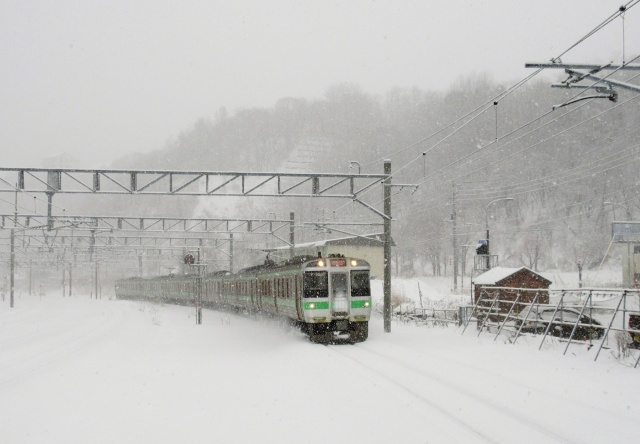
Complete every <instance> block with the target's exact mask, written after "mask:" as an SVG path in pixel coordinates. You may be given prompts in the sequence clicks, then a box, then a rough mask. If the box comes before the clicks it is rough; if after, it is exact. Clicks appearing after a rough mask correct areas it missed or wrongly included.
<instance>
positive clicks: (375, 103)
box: [81, 74, 640, 275]
mask: <svg viewBox="0 0 640 444" xmlns="http://www.w3.org/2000/svg"><path fill="white" fill-rule="evenodd" d="M550 83H551V82H550V81H549V80H535V81H530V82H527V83H526V84H524V85H522V86H520V87H518V88H516V89H514V90H511V89H509V90H507V88H508V87H509V86H510V85H502V84H498V83H496V82H494V81H493V80H492V79H491V78H490V77H489V76H487V75H483V74H474V75H470V76H466V77H463V78H460V80H459V81H458V82H457V83H456V84H455V85H454V86H453V87H451V88H450V89H449V90H448V91H446V92H433V91H424V90H420V89H417V88H414V89H395V90H391V91H389V92H388V93H387V94H385V95H383V96H376V95H372V94H368V93H366V92H364V91H362V90H361V89H360V88H359V87H358V86H357V85H354V84H344V85H336V86H334V87H331V88H330V89H329V90H327V92H326V94H325V96H324V97H322V98H319V99H313V100H312V99H302V98H282V99H281V100H279V101H278V102H277V103H276V104H275V105H274V106H273V107H272V108H255V109H241V110H237V111H234V112H229V111H228V110H226V109H224V108H221V109H218V110H215V111H212V115H211V116H203V117H202V118H201V119H200V120H198V121H197V122H195V123H194V124H193V126H192V127H191V128H189V129H185V130H184V131H183V132H182V133H181V134H179V135H177V136H176V137H175V138H174V139H172V140H170V141H168V142H167V143H166V145H165V146H164V147H162V148H161V149H158V150H156V151H154V152H152V153H149V154H131V155H130V156H127V157H126V158H123V159H120V160H118V161H117V162H115V164H114V165H113V166H114V167H116V168H144V169H179V170H199V171H255V172H272V171H273V172H305V173H316V172H330V173H357V172H359V171H360V172H362V173H382V165H383V159H391V161H392V172H393V174H394V177H393V182H394V183H403V184H415V185H418V188H417V190H416V189H414V188H412V187H409V188H404V189H401V188H397V189H396V188H394V190H393V195H392V214H393V217H394V221H393V238H394V241H395V242H396V244H397V246H396V247H395V251H394V261H395V264H394V266H395V267H397V269H398V271H399V273H401V274H403V275H412V274H414V273H418V274H444V273H450V272H451V270H450V268H451V264H452V263H453V262H452V260H451V258H452V256H453V252H454V248H455V249H459V251H457V252H456V253H457V254H459V255H461V257H464V258H466V263H465V265H466V267H467V270H468V269H469V266H470V263H471V253H472V252H473V247H472V246H473V245H475V243H476V242H477V241H478V240H479V239H483V238H484V237H485V226H486V225H490V228H491V246H492V253H494V254H499V255H500V264H501V265H506V266H520V265H525V266H528V267H531V268H532V269H535V270H545V269H551V268H559V269H574V268H575V264H576V263H578V262H580V263H581V264H584V266H585V267H596V266H599V264H600V263H601V262H602V260H603V259H605V254H607V250H609V253H608V254H609V256H611V255H612V254H613V255H615V254H616V253H615V251H616V250H615V248H613V249H608V247H609V244H610V241H611V222H612V221H613V220H614V218H615V219H617V220H633V219H634V217H638V213H639V212H640V187H639V182H638V174H637V171H638V162H637V161H638V160H639V158H640V157H639V148H640V105H639V104H640V101H639V100H638V95H637V94H635V93H631V92H625V91H620V94H619V96H618V98H617V100H616V101H615V102H614V101H612V100H608V99H602V98H599V99H589V100H580V101H578V102H575V103H572V104H569V105H567V106H562V107H557V108H554V105H559V104H564V103H566V102H567V101H571V100H572V99H574V98H575V97H577V94H579V92H576V91H575V90H565V89H557V88H550ZM505 92H508V93H507V94H505ZM496 97H499V99H498V100H495V99H494V98H496ZM374 194H375V195H374ZM104 200H106V202H105V201H104ZM104 200H103V201H102V203H101V204H100V205H101V206H102V205H109V207H110V208H111V212H112V213H113V214H131V213H132V212H134V213H135V211H134V207H135V208H139V207H140V206H144V207H147V210H150V211H151V213H152V214H156V215H162V216H182V217H201V216H207V217H239V216H241V217H264V218H266V217H268V216H269V215H272V216H274V215H277V216H279V217H281V218H283V217H284V218H288V215H289V211H295V213H296V219H297V220H298V221H299V223H298V224H297V226H298V227H299V228H297V239H298V240H297V242H301V241H309V240H316V239H321V238H326V237H340V236H344V234H343V233H341V232H339V231H335V230H320V231H318V230H309V229H306V228H305V227H304V226H303V225H302V223H303V222H314V221H315V222H317V221H325V222H326V221H329V220H334V221H345V220H354V219H355V220H362V221H370V220H372V214H371V213H367V212H366V211H363V208H362V207H359V208H356V207H355V204H353V203H346V204H345V203H344V202H332V201H331V200H325V199H306V200H304V199H296V198H273V199H260V200H257V199H253V200H252V199H248V200H247V199H239V200H238V199H235V200H229V199H227V200H225V201H224V202H218V201H213V200H211V199H209V201H208V202H206V203H204V204H203V202H202V201H200V200H198V199H186V198H177V197H176V198H175V199H172V200H171V201H170V202H169V204H167V203H166V201H162V202H160V200H159V198H153V197H151V198H146V199H145V200H144V201H143V202H142V203H141V200H139V199H138V200H135V201H134V199H133V198H131V199H121V198H120V199H117V200H116V199H110V198H109V197H105V198H104ZM368 200H369V203H370V204H371V205H373V206H378V207H381V203H380V201H381V191H380V192H376V193H371V195H370V196H368ZM81 205H83V206H84V208H85V209H88V210H89V211H91V210H92V209H91V208H89V207H88V205H90V204H89V203H88V201H87V202H84V203H83V204H81ZM454 209H455V210H454ZM93 211H98V210H97V209H96V208H93ZM454 211H455V212H454ZM373 219H375V218H373ZM454 219H455V230H454V227H453V224H454ZM377 222H379V220H378V221H377ZM372 229H374V231H375V230H377V231H381V227H373V228H370V229H369V230H368V231H369V232H371V230H372ZM366 231H367V230H364V231H362V232H361V233H360V234H364V233H365V232H366ZM454 231H455V232H454ZM247 260H248V259H247Z"/></svg>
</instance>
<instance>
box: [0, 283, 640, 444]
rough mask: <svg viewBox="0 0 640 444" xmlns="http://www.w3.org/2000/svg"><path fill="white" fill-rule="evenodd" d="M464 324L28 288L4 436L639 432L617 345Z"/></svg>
mask: <svg viewBox="0 0 640 444" xmlns="http://www.w3.org/2000/svg"><path fill="white" fill-rule="evenodd" d="M396 282H397V284H396V285H399V286H400V287H405V290H397V289H396V291H404V292H405V293H407V297H408V298H410V299H414V298H415V297H416V295H417V281H416V280H411V281H409V280H407V281H401V280H398V281H396ZM420 282H421V283H420V285H421V290H422V293H423V298H424V301H423V302H424V303H428V302H429V300H430V299H434V300H435V299H440V300H442V299H443V298H448V297H452V296H451V295H450V294H449V295H447V294H445V293H446V292H445V291H443V290H442V286H443V284H442V283H443V282H444V281H440V282H437V281H434V283H433V285H430V283H429V282H430V281H429V279H427V278H425V279H421V281H420ZM378 284H380V283H379V282H376V285H374V291H375V293H376V294H375V297H376V298H377V299H378V300H379V299H380V298H381V285H378ZM444 285H445V286H446V284H444ZM461 297H462V296H461ZM452 298H453V297H452ZM7 299H8V298H7ZM461 332H462V330H461V329H460V328H458V327H453V326H452V327H449V328H428V327H424V326H422V327H419V326H415V325H403V324H399V323H394V324H393V325H392V332H391V333H385V332H384V331H383V322H382V319H381V318H379V317H376V318H374V319H373V321H372V323H371V327H370V336H369V339H368V340H367V341H366V342H364V343H362V344H357V345H329V346H323V345H316V344H311V343H310V342H309V341H308V340H307V339H306V338H305V337H304V336H303V335H302V334H301V333H300V332H299V331H297V330H295V329H294V328H293V327H291V326H289V325H288V324H287V323H286V322H282V321H278V320H272V319H255V318H245V317H242V316H237V315H233V314H229V313H224V312H216V311H212V310H204V314H203V324H202V325H195V320H194V310H193V309H192V308H190V307H177V306H170V305H155V304H150V303H142V302H130V301H117V300H110V299H108V298H105V299H101V300H91V299H89V297H88V296H77V297H72V298H68V297H67V298H63V297H61V296H60V295H53V294H50V295H47V296H44V297H42V298H40V297H38V296H27V295H21V296H20V297H19V298H16V301H15V307H14V308H13V309H10V308H9V303H8V300H5V301H2V302H0V442H1V443H3V444H14V443H15V444H18V443H21V444H22V443H65V444H70V443H187V442H188V443H197V442H216V443H255V442H266V443H272V442H274V443H275V442H277V443H327V442H333V443H347V442H349V443H426V442H430V443H449V442H464V443H476V442H477V443H482V442H501V443H513V442H518V443H541V442H575V443H603V442H615V443H631V442H637V440H638V437H640V369H633V368H630V367H629V366H628V365H625V364H624V363H621V362H619V361H618V360H616V359H615V357H614V356H613V353H612V351H611V350H605V351H604V352H603V354H601V356H600V357H599V358H598V361H596V362H594V360H593V358H594V353H595V347H594V348H592V349H591V350H587V347H583V346H580V345H577V346H572V347H571V349H570V350H569V353H568V354H567V356H563V355H562V351H563V350H564V344H563V343H560V342H557V339H555V338H551V339H550V340H548V341H547V343H546V345H545V346H544V347H543V350H540V351H539V350H538V346H539V344H540V341H539V338H537V337H536V338H534V337H523V338H521V339H519V340H518V342H517V343H516V345H511V344H509V343H506V340H504V339H502V338H500V339H498V340H497V341H494V336H493V335H488V334H486V335H485V334H483V335H481V336H480V337H477V332H476V331H475V329H473V331H470V329H469V330H467V332H466V333H465V334H464V335H462V334H461Z"/></svg>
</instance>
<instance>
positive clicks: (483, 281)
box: [473, 267, 548, 285]
mask: <svg viewBox="0 0 640 444" xmlns="http://www.w3.org/2000/svg"><path fill="white" fill-rule="evenodd" d="M521 270H527V271H528V272H530V273H532V274H536V275H538V276H540V277H542V278H543V279H545V280H548V279H546V278H545V277H544V276H541V275H539V274H538V273H536V272H535V271H531V270H529V269H528V268H527V267H519V268H507V267H494V268H492V269H491V270H489V271H486V272H484V273H482V274H481V275H480V276H478V277H477V278H475V279H474V280H473V283H474V284H476V285H495V284H496V283H498V282H500V281H501V280H503V279H505V278H507V277H509V276H511V275H512V274H515V273H517V272H519V271H521Z"/></svg>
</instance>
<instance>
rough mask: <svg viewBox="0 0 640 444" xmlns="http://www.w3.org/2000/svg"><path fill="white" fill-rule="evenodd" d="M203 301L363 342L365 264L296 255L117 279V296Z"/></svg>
mask: <svg viewBox="0 0 640 444" xmlns="http://www.w3.org/2000/svg"><path fill="white" fill-rule="evenodd" d="M198 295H200V298H201V302H202V304H203V305H204V306H210V307H214V308H227V309H234V310H242V311H247V312H252V313H254V312H259V313H267V314H270V315H274V316H283V317H287V318H289V319H291V320H293V321H295V322H297V323H299V324H300V325H301V327H302V329H303V331H305V332H306V333H307V334H308V335H309V338H310V340H311V341H313V342H318V343H328V342H336V341H338V340H347V341H349V342H362V341H364V340H366V339H367V337H368V328H369V327H368V326H369V319H370V316H371V306H372V303H371V287H370V266H369V264H368V263H367V262H366V261H364V260H362V259H357V258H348V257H344V256H343V255H330V256H329V257H327V258H323V257H320V256H318V257H310V256H298V257H294V258H292V259H289V260H287V261H285V262H282V263H279V264H276V263H274V262H273V261H269V260H267V261H266V262H265V263H264V264H263V265H259V266H255V267H250V268H245V269H243V270H240V271H239V272H238V273H235V274H230V273H228V272H219V273H214V274H209V275H206V276H204V277H202V278H198V277H195V276H184V277H173V278H168V277H164V278H154V279H140V278H133V279H126V280H121V281H118V282H117V283H116V296H117V297H118V298H126V299H152V300H153V299H155V300H161V301H164V302H170V303H189V304H192V303H194V301H195V299H196V297H197V296H198Z"/></svg>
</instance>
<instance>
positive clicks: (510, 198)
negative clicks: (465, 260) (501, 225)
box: [484, 197, 514, 255]
mask: <svg viewBox="0 0 640 444" xmlns="http://www.w3.org/2000/svg"><path fill="white" fill-rule="evenodd" d="M503 200H514V199H513V197H501V198H499V199H495V200H492V201H491V202H489V203H488V204H487V206H486V207H485V208H484V226H485V229H486V230H487V255H490V254H491V246H490V245H489V206H490V205H491V204H494V203H496V202H500V201H503Z"/></svg>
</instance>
